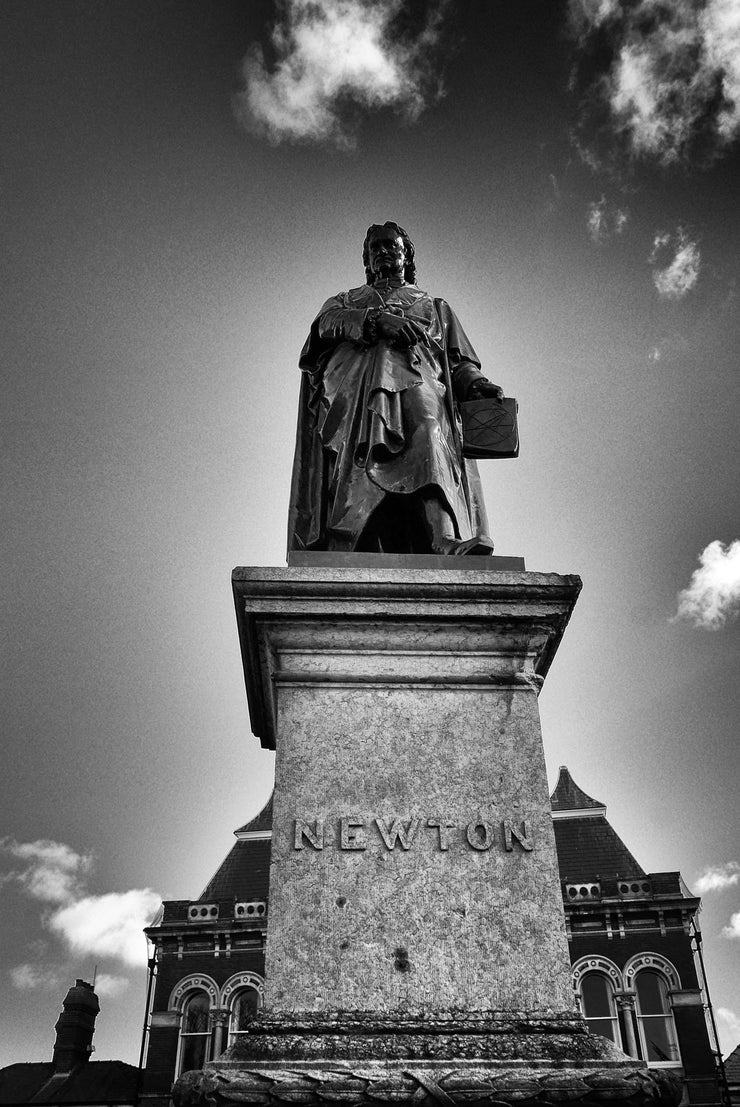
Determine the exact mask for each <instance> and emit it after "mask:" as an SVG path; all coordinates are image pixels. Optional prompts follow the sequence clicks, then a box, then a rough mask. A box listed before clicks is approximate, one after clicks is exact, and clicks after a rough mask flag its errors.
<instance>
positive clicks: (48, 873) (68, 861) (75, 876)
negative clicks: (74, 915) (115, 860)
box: [0, 838, 93, 903]
mask: <svg viewBox="0 0 740 1107" xmlns="http://www.w3.org/2000/svg"><path fill="white" fill-rule="evenodd" d="M0 850H2V851H3V852H5V853H7V854H9V855H10V856H11V857H13V858H15V859H16V860H18V861H22V862H25V865H24V866H23V867H22V868H21V869H20V870H15V871H13V872H10V873H7V874H5V876H4V880H11V879H14V880H17V881H19V883H21V884H22V885H23V887H24V888H25V889H26V891H27V892H28V893H29V895H32V896H33V897H34V898H35V899H40V900H42V901H43V902H44V903H66V902H68V900H69V899H70V898H71V897H72V896H73V895H74V894H75V893H76V892H77V891H78V890H79V889H80V887H81V885H82V882H83V880H84V878H85V877H86V875H87V874H88V873H89V871H90V868H91V866H92V862H93V858H92V855H91V854H81V853H76V852H75V851H74V850H73V849H71V848H70V847H69V846H66V845H64V844H63V843H62V842H53V841H50V840H49V839H47V838H40V839H38V840H37V841H35V842H16V841H15V840H14V839H12V838H1V839H0Z"/></svg>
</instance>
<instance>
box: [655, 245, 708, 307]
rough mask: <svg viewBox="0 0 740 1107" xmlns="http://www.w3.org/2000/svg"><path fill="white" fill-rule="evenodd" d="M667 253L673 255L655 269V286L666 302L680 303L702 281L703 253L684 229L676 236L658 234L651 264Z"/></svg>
mask: <svg viewBox="0 0 740 1107" xmlns="http://www.w3.org/2000/svg"><path fill="white" fill-rule="evenodd" d="M664 252H668V253H669V254H672V255H673V256H672V257H671V259H670V261H668V262H667V263H666V264H665V265H663V266H662V267H661V266H658V267H656V268H655V269H653V284H654V285H655V287H656V288H657V290H658V293H659V295H660V296H662V297H663V298H664V299H666V300H681V299H683V297H684V296H685V295H686V294H687V293H688V292H690V291H691V289H692V288H693V287H694V285H695V284H696V282H697V281H698V280H699V273H700V272H701V252H700V250H699V247H698V245H697V244H696V242H693V241H692V240H691V239H690V238H689V236H688V234H687V233H686V231H685V230H684V228H683V227H679V228H678V230H677V231H676V234H675V235H669V234H656V236H655V240H654V242H653V251H652V253H651V255H650V262H651V263H655V262H656V261H658V259H659V258H660V257H661V255H662V254H663V253H664Z"/></svg>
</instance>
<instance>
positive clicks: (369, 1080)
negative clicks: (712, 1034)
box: [173, 1059, 681, 1107]
mask: <svg viewBox="0 0 740 1107" xmlns="http://www.w3.org/2000/svg"><path fill="white" fill-rule="evenodd" d="M680 1097H681V1087H680V1081H679V1080H678V1078H677V1077H676V1076H674V1075H673V1074H671V1073H668V1072H666V1071H664V1070H647V1069H645V1068H643V1067H641V1066H639V1065H637V1064H636V1063H634V1062H633V1063H632V1064H627V1065H625V1064H624V1063H622V1062H611V1063H610V1062H608V1061H607V1062H602V1065H601V1067H595V1066H593V1065H591V1066H588V1065H579V1064H577V1063H576V1064H573V1063H571V1062H569V1061H567V1060H565V1059H564V1060H563V1061H562V1062H561V1063H560V1065H558V1066H547V1065H528V1064H519V1065H517V1064H516V1063H508V1064H505V1065H500V1066H497V1065H495V1063H494V1064H490V1063H487V1062H486V1061H485V1060H479V1061H478V1062H468V1063H465V1062H459V1063H457V1064H456V1065H453V1064H452V1063H451V1062H445V1063H444V1064H439V1063H437V1064H435V1063H428V1062H427V1063H424V1062H415V1063H411V1064H408V1063H405V1062H401V1063H398V1062H392V1061H390V1062H388V1061H386V1062H376V1063H374V1064H373V1063H362V1062H359V1063H354V1064H351V1063H349V1062H346V1063H344V1064H341V1063H335V1064H332V1065H324V1064H314V1065H301V1066H295V1065H291V1064H286V1065H284V1066H278V1065H264V1064H251V1065H249V1064H246V1065H245V1064H242V1065H238V1066H230V1065H228V1064H222V1063H218V1062H217V1063H215V1064H213V1065H210V1066H209V1069H208V1071H206V1072H197V1073H185V1074H184V1075H183V1076H182V1077H181V1078H180V1080H179V1081H178V1082H177V1084H176V1085H175V1088H174V1089H173V1103H174V1104H175V1107H206V1105H208V1107H233V1105H235V1104H244V1103H253V1104H284V1103H303V1104H305V1105H306V1107H323V1105H326V1104H344V1105H347V1107H364V1105H366V1104H367V1105H370V1104H373V1105H375V1107H378V1105H379V1104H392V1103H396V1104H409V1105H410V1104H414V1105H415V1107H433V1105H435V1104H466V1105H468V1107H484V1105H485V1107H559V1105H563V1104H573V1105H574V1107H608V1105H610V1104H616V1105H618V1107H643V1105H646V1104H650V1105H654V1107H675V1104H677V1103H678V1101H679V1099H680Z"/></svg>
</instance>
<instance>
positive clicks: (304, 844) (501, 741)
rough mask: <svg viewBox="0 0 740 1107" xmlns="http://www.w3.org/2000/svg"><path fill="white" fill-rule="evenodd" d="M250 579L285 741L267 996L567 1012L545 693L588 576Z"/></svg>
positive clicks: (303, 1003) (247, 624)
mask: <svg viewBox="0 0 740 1107" xmlns="http://www.w3.org/2000/svg"><path fill="white" fill-rule="evenodd" d="M235 581H236V583H237V596H238V602H239V603H240V607H241V618H242V629H243V632H245V634H246V637H247V638H249V639H250V640H251V650H252V653H253V656H254V657H255V660H256V662H257V663H258V671H259V672H261V674H262V679H261V682H260V683H259V686H257V682H256V680H255V670H254V669H251V670H250V675H249V677H248V679H249V680H250V682H251V684H252V688H253V696H252V699H253V701H254V700H255V698H260V697H261V700H262V703H263V705H264V706H265V708H266V711H267V713H268V715H269V717H270V719H271V722H270V726H271V727H272V728H274V734H275V738H276V748H277V760H276V770H275V806H274V824H273V838H272V863H271V877H270V918H269V923H268V944H267V963H266V1004H267V1006H268V1007H270V1008H272V1009H275V1010H278V1011H286V1012H287V1011H329V1010H333V1009H336V1008H341V1009H345V1010H359V1009H363V1008H364V1009H366V1010H371V1011H375V1012H394V1011H404V1012H410V1013H419V1014H421V1013H425V1012H436V1011H442V1010H445V1009H447V1008H463V1009H465V1010H467V1011H485V1010H490V1009H513V1010H519V1011H525V1012H529V1013H534V1012H541V1011H563V1010H567V1009H568V1008H572V1004H573V993H572V986H571V981H570V964H569V960H568V954H567V944H566V938H565V931H564V923H563V911H562V902H561V896H560V888H559V878H558V875H557V864H556V858H555V845H554V836H553V831H552V823H551V816H550V806H549V794H548V789H547V780H546V775H545V766H544V757H543V752H542V741H541V736H540V724H539V715H538V708H537V691H538V688H539V685H540V680H539V677H540V676H541V674H542V671H543V670H544V669H545V668H546V664H547V663H549V659H550V657H551V655H552V653H553V652H554V649H555V648H556V646H557V641H558V639H559V637H560V634H561V633H562V628H563V626H564V624H565V622H566V621H567V618H568V615H569V614H570V609H571V607H572V604H573V602H574V600H575V596H576V595H577V592H578V587H579V582H578V581H577V579H575V578H563V577H557V576H555V575H553V574H530V573H501V574H498V573H491V572H488V571H486V572H475V571H470V570H466V571H455V570H447V571H424V572H422V571H413V570H382V571H373V570H357V571H355V572H352V571H349V570H346V569H344V570H343V569H312V570H307V569H288V570H282V571H280V570H250V571H239V575H238V576H236V575H235ZM253 717H254V716H253Z"/></svg>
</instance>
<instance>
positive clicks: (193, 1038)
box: [177, 989, 211, 1074]
mask: <svg viewBox="0 0 740 1107" xmlns="http://www.w3.org/2000/svg"><path fill="white" fill-rule="evenodd" d="M210 1010H211V1001H210V998H209V996H208V993H207V992H205V991H202V990H201V989H194V990H192V991H190V992H189V993H188V994H187V996H186V997H185V1000H184V1002H183V1005H182V1014H181V1017H180V1048H179V1053H178V1062H177V1072H178V1074H179V1073H181V1072H187V1071H188V1070H189V1069H202V1068H203V1065H204V1064H205V1063H206V1061H208V1060H210V1055H211V1026H210Z"/></svg>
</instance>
